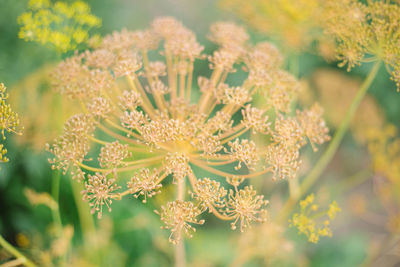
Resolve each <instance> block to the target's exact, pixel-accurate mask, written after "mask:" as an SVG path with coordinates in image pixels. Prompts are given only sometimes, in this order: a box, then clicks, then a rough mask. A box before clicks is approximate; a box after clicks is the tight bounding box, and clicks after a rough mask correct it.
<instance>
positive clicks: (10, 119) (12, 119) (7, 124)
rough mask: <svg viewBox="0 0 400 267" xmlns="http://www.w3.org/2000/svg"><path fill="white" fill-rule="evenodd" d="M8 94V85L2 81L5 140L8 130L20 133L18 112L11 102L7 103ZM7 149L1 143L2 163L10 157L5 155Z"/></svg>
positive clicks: (0, 119) (0, 117)
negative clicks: (14, 109) (13, 108)
mask: <svg viewBox="0 0 400 267" xmlns="http://www.w3.org/2000/svg"><path fill="white" fill-rule="evenodd" d="M7 98H8V94H7V93H6V87H5V86H4V84H3V83H0V139H1V140H5V139H6V136H5V133H6V132H9V133H10V132H11V133H16V134H19V132H18V130H17V127H18V125H19V118H18V114H17V113H15V112H14V111H13V110H12V109H11V106H10V104H7V102H6V100H7ZM6 153H7V149H6V148H5V147H4V145H3V144H0V163H1V162H7V161H8V158H7V157H6V156H5V155H6Z"/></svg>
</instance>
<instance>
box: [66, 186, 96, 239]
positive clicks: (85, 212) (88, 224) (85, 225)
mask: <svg viewBox="0 0 400 267" xmlns="http://www.w3.org/2000/svg"><path fill="white" fill-rule="evenodd" d="M71 186H72V194H73V196H74V200H75V204H76V207H77V208H78V216H79V223H80V226H81V230H82V237H83V240H84V241H87V240H88V239H87V238H88V235H90V234H91V233H93V232H94V231H95V226H94V221H93V216H92V215H91V213H90V208H89V205H87V203H85V202H83V200H82V195H81V191H82V190H83V189H84V188H83V185H82V184H80V183H77V182H75V181H71Z"/></svg>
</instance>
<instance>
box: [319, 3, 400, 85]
mask: <svg viewBox="0 0 400 267" xmlns="http://www.w3.org/2000/svg"><path fill="white" fill-rule="evenodd" d="M324 5H325V7H324V9H325V10H324V13H325V16H324V17H323V20H322V21H321V24H322V25H323V28H324V31H325V32H326V33H327V35H329V36H331V37H333V38H334V39H335V40H336V42H337V47H336V54H337V58H338V60H341V61H342V62H341V64H340V66H345V65H346V64H347V69H348V70H350V69H351V68H353V67H354V66H356V65H360V64H361V63H362V62H370V61H374V60H381V61H383V62H384V63H385V64H386V66H387V69H388V70H389V72H390V73H391V79H392V80H393V81H394V82H395V83H396V86H397V89H398V90H400V61H399V58H400V49H399V44H400V28H399V24H400V5H399V3H395V2H393V1H384V0H378V1H372V0H370V1H366V3H364V2H361V1H359V0H339V1H336V0H330V1H326V2H325V3H324Z"/></svg>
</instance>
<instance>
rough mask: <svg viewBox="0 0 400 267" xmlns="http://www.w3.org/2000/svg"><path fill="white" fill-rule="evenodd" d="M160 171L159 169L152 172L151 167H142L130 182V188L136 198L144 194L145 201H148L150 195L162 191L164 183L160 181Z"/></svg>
mask: <svg viewBox="0 0 400 267" xmlns="http://www.w3.org/2000/svg"><path fill="white" fill-rule="evenodd" d="M159 178H160V173H159V172H158V171H157V169H154V170H153V172H151V171H150V170H149V169H147V168H144V169H141V170H140V171H139V172H138V173H136V174H135V175H134V176H133V177H132V178H131V180H130V181H129V182H128V188H129V189H130V190H131V192H132V195H133V196H134V197H135V198H138V197H139V196H141V195H142V196H144V199H143V200H142V202H143V203H146V202H147V198H148V197H152V196H154V195H156V194H158V193H161V191H160V188H161V187H162V184H160V183H158V179H159Z"/></svg>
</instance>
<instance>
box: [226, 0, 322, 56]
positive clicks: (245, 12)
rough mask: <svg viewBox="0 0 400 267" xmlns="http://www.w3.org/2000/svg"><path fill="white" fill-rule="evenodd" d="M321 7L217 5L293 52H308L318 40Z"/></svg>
mask: <svg viewBox="0 0 400 267" xmlns="http://www.w3.org/2000/svg"><path fill="white" fill-rule="evenodd" d="M321 4H322V2H321V0H248V1H241V0H221V1H220V5H221V6H222V8H224V9H227V10H230V11H232V12H233V13H235V14H236V15H237V16H238V17H240V18H241V19H243V20H244V21H246V22H247V23H248V24H249V25H250V26H252V27H253V28H255V29H256V30H258V31H260V32H261V33H264V34H267V35H269V36H271V37H272V38H275V39H277V40H278V41H279V42H280V43H281V44H282V45H283V46H286V47H288V48H289V49H290V50H294V51H302V50H305V49H308V48H309V46H310V44H311V43H312V42H313V41H315V40H320V39H321V38H322V34H321V33H322V30H321V27H320V23H319V16H320V15H321V13H322V12H321V11H322V5H321Z"/></svg>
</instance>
